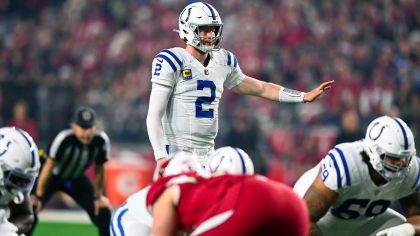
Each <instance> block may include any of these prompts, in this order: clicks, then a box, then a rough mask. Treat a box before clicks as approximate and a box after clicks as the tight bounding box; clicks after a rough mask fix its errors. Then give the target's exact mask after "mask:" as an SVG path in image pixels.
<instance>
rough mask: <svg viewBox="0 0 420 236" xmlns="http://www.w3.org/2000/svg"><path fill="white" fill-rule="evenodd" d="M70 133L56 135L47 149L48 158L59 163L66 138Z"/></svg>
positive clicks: (63, 132)
mask: <svg viewBox="0 0 420 236" xmlns="http://www.w3.org/2000/svg"><path fill="white" fill-rule="evenodd" d="M70 133H71V131H68V130H64V131H61V132H60V133H58V135H57V136H56V137H55V138H54V140H53V141H52V143H51V145H50V146H49V148H48V157H50V158H51V159H53V160H54V161H57V162H59V161H60V160H61V157H62V156H63V154H64V150H65V148H66V147H67V144H68V141H69V140H68V137H69V135H70Z"/></svg>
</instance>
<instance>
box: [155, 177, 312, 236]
mask: <svg viewBox="0 0 420 236" xmlns="http://www.w3.org/2000/svg"><path fill="white" fill-rule="evenodd" d="M173 185H178V186H179V187H180V198H179V202H178V206H177V213H178V217H179V218H178V220H179V223H180V225H179V229H180V230H195V231H194V232H195V233H196V234H195V235H244V236H246V235H250V236H251V235H306V233H307V229H308V224H309V216H308V210H307V207H306V204H305V203H304V201H303V200H301V199H300V198H299V197H298V196H297V195H296V194H295V193H293V191H292V189H291V188H290V187H288V186H286V185H284V184H281V183H278V182H274V181H271V180H268V179H266V178H265V177H262V176H258V175H254V176H248V175H222V176H215V177H211V178H204V177H201V176H199V175H197V174H195V173H188V174H181V175H176V176H171V177H167V178H162V179H159V180H158V181H157V182H156V183H154V184H153V185H152V187H151V188H150V190H149V193H148V195H147V205H148V206H149V207H150V206H151V205H153V203H154V202H155V201H156V199H157V198H158V197H159V196H160V194H162V192H163V191H164V190H165V189H166V188H167V187H170V186H173ZM149 209H150V208H149Z"/></svg>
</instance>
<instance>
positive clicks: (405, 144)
mask: <svg viewBox="0 0 420 236" xmlns="http://www.w3.org/2000/svg"><path fill="white" fill-rule="evenodd" d="M391 118H392V119H394V120H395V121H396V122H397V123H398V125H399V126H400V128H401V130H402V132H403V135H404V149H405V150H407V149H408V140H407V133H406V132H405V129H404V127H403V126H402V124H401V123H400V122H399V121H398V120H397V119H395V118H394V117H392V116H391Z"/></svg>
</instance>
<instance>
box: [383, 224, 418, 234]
mask: <svg viewBox="0 0 420 236" xmlns="http://www.w3.org/2000/svg"><path fill="white" fill-rule="evenodd" d="M414 234H415V229H414V226H413V225H412V224H409V223H405V224H402V225H397V226H395V227H391V228H388V229H385V230H382V231H380V232H379V233H377V234H376V236H414Z"/></svg>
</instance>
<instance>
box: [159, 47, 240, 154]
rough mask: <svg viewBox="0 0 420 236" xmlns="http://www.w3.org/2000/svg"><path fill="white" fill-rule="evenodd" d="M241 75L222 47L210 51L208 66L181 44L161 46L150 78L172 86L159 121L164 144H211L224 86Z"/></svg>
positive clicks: (202, 146)
mask: <svg viewBox="0 0 420 236" xmlns="http://www.w3.org/2000/svg"><path fill="white" fill-rule="evenodd" d="M244 78H245V75H244V74H243V73H242V71H241V69H240V68H239V64H238V61H237V59H236V57H235V56H234V55H233V54H232V53H230V52H228V51H226V50H224V49H221V50H220V51H213V52H211V53H210V62H209V63H208V65H207V67H205V66H203V64H201V63H200V62H199V61H198V60H197V59H196V58H195V57H194V56H193V55H191V54H190V53H189V52H187V51H186V50H185V49H183V48H172V49H168V50H162V51H161V52H160V53H159V54H158V55H157V56H156V57H155V58H154V60H153V68H152V82H153V83H157V84H161V85H165V86H170V87H172V88H173V90H172V95H171V97H170V98H169V101H168V105H167V108H166V112H165V115H164V117H163V121H162V123H163V129H164V142H165V145H169V146H177V147H186V148H190V149H210V148H213V146H214V139H215V138H216V135H217V131H218V107H219V101H220V98H221V97H222V93H223V86H226V87H227V88H228V89H231V88H232V87H235V86H236V85H238V84H239V83H241V82H242V81H243V80H244ZM187 150H188V149H187ZM187 150H185V151H187Z"/></svg>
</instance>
